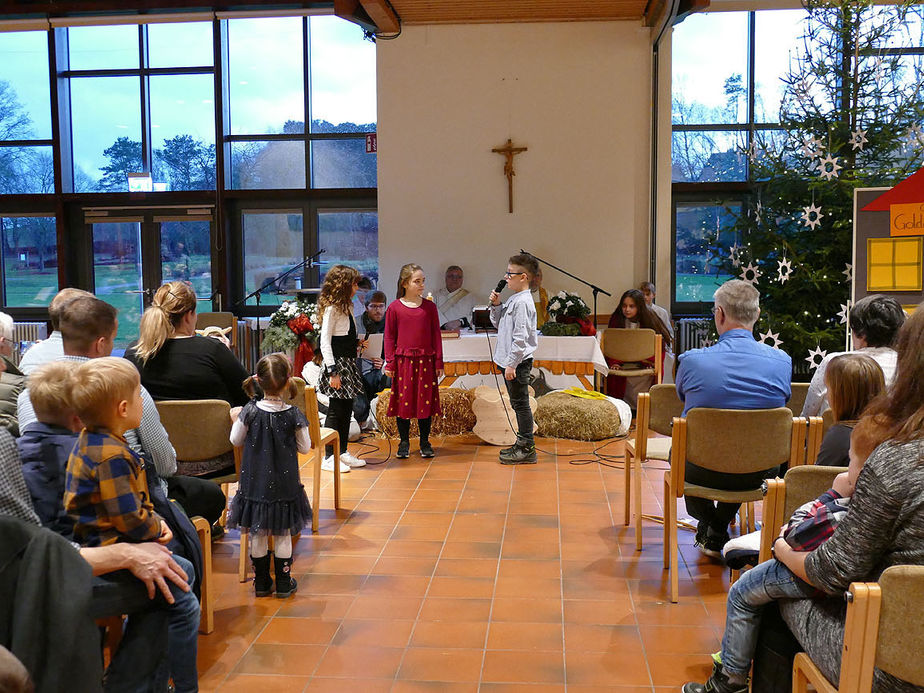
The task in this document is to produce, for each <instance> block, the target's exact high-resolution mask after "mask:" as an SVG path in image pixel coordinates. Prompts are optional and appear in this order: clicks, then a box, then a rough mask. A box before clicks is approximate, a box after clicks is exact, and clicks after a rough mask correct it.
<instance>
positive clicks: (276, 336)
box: [260, 299, 319, 376]
mask: <svg viewBox="0 0 924 693" xmlns="http://www.w3.org/2000/svg"><path fill="white" fill-rule="evenodd" d="M317 324H318V306H317V304H316V303H309V302H308V301H305V300H302V299H296V300H295V301H285V302H284V303H283V304H282V305H281V306H279V308H277V309H276V312H275V313H273V314H272V316H270V322H269V327H267V328H266V330H265V331H264V332H263V341H262V342H261V343H260V348H261V350H262V351H263V353H268V352H273V351H285V352H294V354H295V358H294V361H295V363H294V369H293V374H294V375H298V376H300V375H301V373H302V368H304V366H305V364H306V363H308V362H309V361H311V359H313V358H314V350H315V347H316V346H317V343H318V336H319V334H318V327H317Z"/></svg>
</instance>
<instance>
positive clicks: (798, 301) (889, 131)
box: [713, 0, 924, 373]
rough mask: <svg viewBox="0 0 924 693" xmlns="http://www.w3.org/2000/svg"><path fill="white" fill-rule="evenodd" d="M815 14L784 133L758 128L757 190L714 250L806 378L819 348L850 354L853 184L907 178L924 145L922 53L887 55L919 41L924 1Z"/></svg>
mask: <svg viewBox="0 0 924 693" xmlns="http://www.w3.org/2000/svg"><path fill="white" fill-rule="evenodd" d="M806 9H807V10H808V15H807V18H806V20H805V23H804V35H803V37H802V39H801V46H800V49H799V51H798V53H797V54H796V55H794V56H792V58H791V62H792V67H791V69H790V71H789V74H788V75H786V76H785V77H784V78H783V80H784V83H785V95H784V98H783V102H782V105H781V109H780V130H757V131H755V132H754V133H752V138H751V143H750V145H749V147H748V148H747V151H746V152H745V154H746V156H747V157H748V159H749V162H750V179H751V182H752V186H753V191H754V192H753V195H752V197H751V198H750V199H749V201H748V202H747V204H745V205H744V207H743V210H744V211H743V212H742V213H740V214H736V215H735V216H734V218H735V223H734V229H735V232H736V236H737V238H738V241H737V243H736V244H735V245H734V246H732V248H731V249H730V251H729V250H727V249H725V248H721V249H720V248H718V247H716V248H715V249H714V255H715V256H716V259H715V260H714V264H713V266H714V267H715V269H716V270H718V271H722V272H726V273H730V274H732V275H734V276H740V277H741V278H743V279H746V280H748V281H753V282H755V285H756V287H757V288H758V289H759V291H760V294H761V298H760V301H761V317H760V321H759V322H758V325H757V331H758V332H759V333H760V334H761V339H762V340H763V341H765V342H766V343H768V344H771V345H774V346H780V347H781V348H783V349H784V350H785V351H786V352H788V353H789V354H790V355H791V356H792V357H793V363H794V365H795V366H796V368H797V369H798V370H800V371H802V372H803V373H807V371H806V367H807V366H809V363H807V361H808V360H809V358H808V357H809V354H810V352H813V351H814V352H815V353H816V354H817V353H818V352H819V351H821V350H824V351H833V350H838V349H841V350H842V349H843V345H844V335H845V326H844V325H843V324H842V323H843V321H844V320H843V316H844V307H845V305H846V304H847V302H848V297H849V292H850V276H851V272H852V270H851V268H850V265H849V263H850V262H851V257H852V239H853V197H854V189H855V188H866V187H888V186H892V185H895V184H896V183H898V182H899V181H901V180H903V179H904V178H906V177H907V176H908V175H910V174H911V173H913V172H914V171H915V170H917V169H918V168H919V167H920V166H921V162H922V144H924V130H922V128H921V123H922V121H924V93H922V86H921V85H922V76H924V75H922V69H921V58H920V56H914V55H906V54H904V53H903V52H901V51H894V52H893V51H890V50H889V48H890V47H894V46H895V45H916V46H921V40H920V39H921V37H920V23H919V22H920V14H919V13H920V6H917V7H916V6H915V5H914V4H913V3H905V4H901V5H895V6H874V5H873V3H872V2H871V1H870V0H832V1H828V2H822V1H820V0H808V1H807V2H806ZM912 19H917V20H918V23H917V24H916V23H915V22H913V21H910V20H912ZM915 32H917V35H916V36H915V35H913V34H914V33H915ZM717 241H718V234H717V235H716V246H718V242H717ZM813 360H814V361H815V362H816V363H817V361H819V360H820V359H819V358H818V357H817V356H816V357H815V358H814V359H813ZM800 365H801V368H800Z"/></svg>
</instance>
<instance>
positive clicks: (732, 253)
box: [728, 242, 741, 267]
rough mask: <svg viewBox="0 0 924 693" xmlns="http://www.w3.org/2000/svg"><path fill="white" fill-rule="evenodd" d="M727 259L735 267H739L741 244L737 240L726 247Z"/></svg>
mask: <svg viewBox="0 0 924 693" xmlns="http://www.w3.org/2000/svg"><path fill="white" fill-rule="evenodd" d="M728 259H729V260H731V263H732V265H734V266H735V267H741V246H740V245H738V243H737V242H735V243H734V244H732V246H731V247H730V248H729V249H728Z"/></svg>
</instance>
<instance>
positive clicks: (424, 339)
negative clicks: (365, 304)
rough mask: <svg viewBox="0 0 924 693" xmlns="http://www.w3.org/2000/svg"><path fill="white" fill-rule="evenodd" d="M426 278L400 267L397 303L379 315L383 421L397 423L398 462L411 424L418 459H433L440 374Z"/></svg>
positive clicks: (414, 268) (439, 346)
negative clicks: (387, 392) (386, 385)
mask: <svg viewBox="0 0 924 693" xmlns="http://www.w3.org/2000/svg"><path fill="white" fill-rule="evenodd" d="M425 283H426V277H425V276H424V273H423V270H422V269H421V268H420V265H415V264H413V263H411V264H407V265H405V266H404V267H402V268H401V275H400V276H399V277H398V293H397V296H398V298H397V300H395V301H392V303H391V305H389V306H388V310H387V311H385V367H384V371H385V375H387V376H388V377H390V378H392V379H393V380H392V385H391V399H390V400H389V401H388V412H387V413H388V416H394V417H396V418H397V424H398V435H399V437H400V439H401V440H400V441H399V443H398V455H397V456H398V458H400V459H404V458H406V457H408V456H409V455H410V453H411V442H410V436H411V419H417V424H418V426H419V427H420V456H421V457H433V455H434V454H435V453H434V452H433V446H432V445H430V423H431V417H432V416H433V415H434V414H439V413H440V394H439V387H438V385H437V381H438V379H439V378H440V377H442V375H443V339H442V337H441V335H440V320H439V313H438V312H437V310H436V305H435V304H434V303H433V301H425V300H424V298H423V296H424V285H425Z"/></svg>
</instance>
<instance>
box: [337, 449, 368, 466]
mask: <svg viewBox="0 0 924 693" xmlns="http://www.w3.org/2000/svg"><path fill="white" fill-rule="evenodd" d="M344 462H345V463H346V464H348V465H349V466H350V467H365V466H366V460H361V459H359V458H358V457H353V455H351V454H350V453H348V452H344V453H341V455H340V463H341V464H343V463H344Z"/></svg>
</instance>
